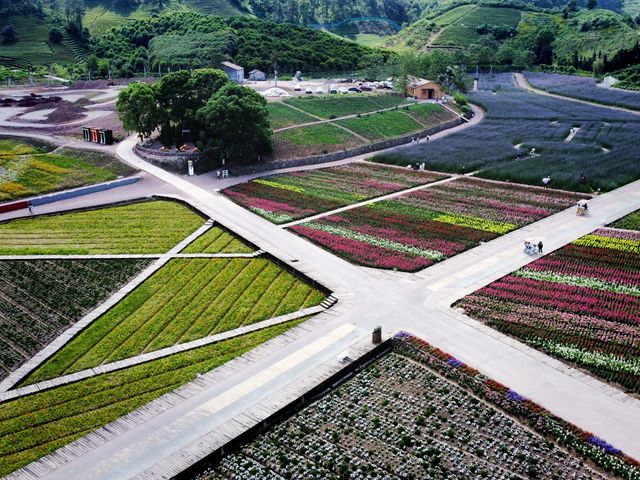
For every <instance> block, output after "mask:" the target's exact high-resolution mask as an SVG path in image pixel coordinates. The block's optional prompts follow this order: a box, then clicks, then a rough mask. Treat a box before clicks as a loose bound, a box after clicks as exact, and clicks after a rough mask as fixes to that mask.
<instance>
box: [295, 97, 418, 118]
mask: <svg viewBox="0 0 640 480" xmlns="http://www.w3.org/2000/svg"><path fill="white" fill-rule="evenodd" d="M405 102H406V100H405V99H404V98H402V97H399V96H397V95H355V94H350V95H349V96H346V95H345V96H342V95H332V96H323V97H315V96H314V97H311V96H309V97H295V98H291V99H288V100H285V103H288V104H289V105H293V106H294V107H297V108H299V109H301V110H304V111H305V112H307V113H309V114H311V115H315V116H317V117H321V118H335V117H344V116H347V115H357V114H359V113H360V114H362V113H368V112H373V111H376V110H380V109H382V108H391V107H394V106H396V105H401V104H403V103H405Z"/></svg>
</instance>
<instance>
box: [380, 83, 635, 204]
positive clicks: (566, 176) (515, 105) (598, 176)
mask: <svg viewBox="0 0 640 480" xmlns="http://www.w3.org/2000/svg"><path fill="white" fill-rule="evenodd" d="M481 80H482V78H481ZM480 83H481V84H483V83H484V84H486V83H489V85H486V88H488V89H489V90H491V89H495V91H478V92H473V93H472V94H470V97H469V100H470V101H472V102H473V103H475V104H477V105H480V106H482V107H483V108H484V109H485V110H486V117H485V119H484V120H483V121H482V122H480V123H479V124H478V125H476V126H474V127H473V128H469V129H465V130H464V131H460V132H455V133H452V134H451V135H447V136H446V138H440V139H435V140H432V141H430V142H423V143H418V144H415V145H407V146H405V147H403V148H401V149H394V150H392V151H389V152H385V153H381V154H378V155H376V156H374V157H373V160H374V161H377V162H381V163H387V164H396V165H408V164H413V165H415V164H416V163H425V164H426V168H427V169H429V170H436V171H442V172H445V171H446V172H455V173H469V172H473V171H477V170H480V172H479V173H478V174H477V175H476V176H480V177H483V178H490V179H493V180H503V181H510V182H516V183H521V184H529V185H539V186H541V185H542V178H544V177H546V176H549V177H551V185H550V186H551V187H553V188H562V189H565V190H572V191H582V192H587V193H590V192H593V191H597V190H602V191H609V190H613V189H615V188H618V187H620V186H622V185H625V184H627V183H629V182H632V181H634V180H637V179H638V178H640V164H639V163H638V162H637V152H636V148H635V144H634V142H633V141H632V140H631V139H634V138H637V137H638V135H640V118H639V117H638V115H635V114H633V113H629V112H623V111H616V110H612V109H609V108H603V107H598V106H594V105H587V104H581V103H576V102H573V101H570V100H564V99H560V98H554V97H549V96H544V95H538V94H535V93H531V92H527V91H524V90H521V89H518V88H517V87H516V86H515V85H514V83H513V78H512V76H511V74H499V75H496V76H495V80H494V81H491V82H487V81H486V80H485V81H481V82H480ZM639 96H640V94H639ZM576 127H579V128H580V130H578V133H577V135H576V136H575V137H574V138H573V139H572V140H571V141H570V142H565V140H566V139H567V137H568V135H569V132H570V130H571V128H576ZM532 148H535V149H536V155H533V156H530V155H529V152H530V151H531V149H532ZM582 175H584V176H585V177H584V178H583V177H582Z"/></svg>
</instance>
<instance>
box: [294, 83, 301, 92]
mask: <svg viewBox="0 0 640 480" xmlns="http://www.w3.org/2000/svg"><path fill="white" fill-rule="evenodd" d="M293 89H294V90H295V91H296V92H299V91H300V90H302V87H301V86H300V84H299V83H296V84H295V85H294V86H293Z"/></svg>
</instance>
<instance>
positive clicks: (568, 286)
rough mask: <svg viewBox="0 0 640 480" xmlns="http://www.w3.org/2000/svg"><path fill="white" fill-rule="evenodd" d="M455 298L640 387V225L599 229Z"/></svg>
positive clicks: (492, 321)
mask: <svg viewBox="0 0 640 480" xmlns="http://www.w3.org/2000/svg"><path fill="white" fill-rule="evenodd" d="M456 306H457V307H460V308H463V309H464V310H465V312H466V313H467V315H469V316H471V317H473V318H476V319H478V320H481V321H484V322H486V323H487V324H488V325H490V326H492V327H494V328H496V329H498V330H500V331H502V332H504V333H506V334H508V335H512V336H514V337H516V338H517V339H518V340H520V341H522V342H524V343H526V344H528V345H531V346H533V347H535V348H538V349H540V350H542V351H543V352H545V353H548V354H550V355H553V356H555V357H557V358H560V359H562V360H565V361H567V362H570V363H571V364H573V365H575V366H578V367H580V368H583V369H586V370H588V371H589V372H591V373H593V374H595V375H597V376H598V377H600V378H602V379H604V380H608V381H612V382H615V383H617V384H619V385H621V386H622V387H624V388H625V389H627V390H628V391H630V392H633V393H636V394H638V393H640V354H639V352H640V232H632V231H624V230H615V229H609V228H602V229H599V230H596V231H595V232H593V233H592V234H590V235H586V236H584V237H582V238H580V239H578V240H576V241H575V242H573V243H571V244H569V245H567V246H565V247H564V248H562V249H560V250H558V251H556V252H553V253H551V254H549V255H546V256H545V257H543V258H540V259H538V260H536V261H534V262H533V263H530V264H529V265H527V266H526V267H523V268H521V269H519V270H517V271H515V272H513V273H512V274H510V275H507V276H505V277H503V278H501V279H500V280H497V281H496V282H493V283H491V284H490V285H488V286H486V287H484V288H482V289H480V290H478V291H477V292H475V293H473V294H471V295H469V296H467V297H465V298H463V299H462V300H460V301H459V302H457V303H456Z"/></svg>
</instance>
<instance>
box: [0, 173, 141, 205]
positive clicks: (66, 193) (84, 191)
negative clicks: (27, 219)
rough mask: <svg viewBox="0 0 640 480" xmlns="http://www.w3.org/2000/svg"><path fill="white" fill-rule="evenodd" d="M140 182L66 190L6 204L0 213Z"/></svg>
mask: <svg viewBox="0 0 640 480" xmlns="http://www.w3.org/2000/svg"><path fill="white" fill-rule="evenodd" d="M139 181H140V177H127V178H121V179H118V180H113V181H111V182H106V183H99V184H97V185H89V186H88V187H80V188H76V189H74V190H65V191H64V192H57V193H52V194H50V195H45V196H42V197H36V198H32V199H31V200H20V201H18V202H12V203H5V204H2V205H0V213H7V212H14V211H16V210H22V209H23V208H27V207H28V206H29V202H30V203H31V205H33V206H34V207H37V206H39V205H46V204H48V203H53V202H59V201H61V200H68V199H70V198H76V197H81V196H83V195H89V194H91V193H97V192H103V191H105V190H110V189H112V188H117V187H124V186H125V185H132V184H134V183H137V182H139Z"/></svg>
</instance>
